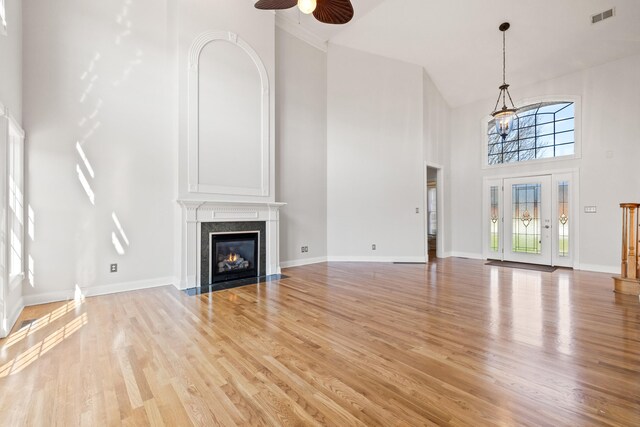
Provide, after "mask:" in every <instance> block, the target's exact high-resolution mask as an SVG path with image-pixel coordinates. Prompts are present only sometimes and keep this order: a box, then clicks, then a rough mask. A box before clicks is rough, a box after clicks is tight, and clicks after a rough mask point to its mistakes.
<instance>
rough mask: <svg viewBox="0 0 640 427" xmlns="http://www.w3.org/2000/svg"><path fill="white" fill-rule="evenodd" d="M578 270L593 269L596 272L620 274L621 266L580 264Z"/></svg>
mask: <svg viewBox="0 0 640 427" xmlns="http://www.w3.org/2000/svg"><path fill="white" fill-rule="evenodd" d="M577 269H578V270H584V271H593V272H594V273H609V274H620V266H618V265H616V266H613V267H612V266H610V265H597V264H580V265H579V266H578V268H577Z"/></svg>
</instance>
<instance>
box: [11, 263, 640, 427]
mask: <svg viewBox="0 0 640 427" xmlns="http://www.w3.org/2000/svg"><path fill="white" fill-rule="evenodd" d="M286 275H287V278H285V279H282V280H279V281H277V282H271V283H263V284H260V285H256V286H247V287H243V288H236V289H232V290H228V291H222V292H217V293H213V294H203V295H198V296H188V295H186V294H185V293H183V292H180V291H177V290H175V289H174V288H172V287H165V288H156V289H152V290H142V291H134V292H128V293H122V294H115V295H107V296H101V297H95V298H87V299H80V300H77V301H76V300H74V301H67V302H62V303H55V304H48V305H43V306H37V307H29V308H27V309H25V311H24V312H23V314H22V315H21V319H20V320H19V323H20V322H21V321H22V320H23V319H36V320H35V322H33V323H31V324H30V325H29V326H26V327H25V328H23V329H21V330H15V331H13V332H12V334H10V335H9V337H7V338H5V339H4V340H0V426H5V425H6V426H12V427H13V426H21V425H65V426H66V425H107V426H119V425H167V426H183V425H184V426H186V425H202V426H209V425H224V426H227V425H250V426H272V425H336V426H347V425H354V426H356V425H367V426H370V425H383V426H403V425H411V426H414V425H471V426H481V425H502V426H511V425H532V426H543V425H548V426H560V425H570V426H576V425H603V426H637V425H640V358H638V354H640V302H639V301H638V299H637V298H635V297H629V296H623V295H618V294H614V293H612V292H611V283H610V282H611V280H610V277H608V275H603V274H595V273H587V272H582V271H571V270H562V269H560V270H557V271H555V272H553V273H545V272H538V271H527V270H517V269H509V268H504V267H496V266H486V265H484V264H483V263H482V262H480V261H474V260H464V259H456V258H450V259H445V260H437V261H435V262H430V263H429V264H426V265H417V264H404V265H394V264H374V263H359V264H354V263H324V264H316V265H311V266H304V267H297V268H291V269H287V270H286Z"/></svg>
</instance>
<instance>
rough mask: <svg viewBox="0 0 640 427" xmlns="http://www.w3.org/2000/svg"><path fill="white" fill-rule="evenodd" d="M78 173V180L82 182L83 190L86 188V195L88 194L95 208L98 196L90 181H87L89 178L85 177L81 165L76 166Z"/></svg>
mask: <svg viewBox="0 0 640 427" xmlns="http://www.w3.org/2000/svg"><path fill="white" fill-rule="evenodd" d="M76 172H77V173H78V180H79V181H80V184H82V188H84V191H85V193H87V197H88V198H89V201H90V202H91V204H92V205H94V206H95V204H96V196H95V194H94V193H93V190H92V189H91V186H90V185H89V181H87V178H86V177H85V176H84V173H82V169H80V165H78V164H76Z"/></svg>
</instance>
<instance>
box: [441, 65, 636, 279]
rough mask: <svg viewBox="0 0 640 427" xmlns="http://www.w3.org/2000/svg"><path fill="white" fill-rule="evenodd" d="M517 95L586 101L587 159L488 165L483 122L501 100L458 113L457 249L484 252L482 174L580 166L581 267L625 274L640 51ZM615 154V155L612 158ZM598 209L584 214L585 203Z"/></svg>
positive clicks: (454, 162)
mask: <svg viewBox="0 0 640 427" xmlns="http://www.w3.org/2000/svg"><path fill="white" fill-rule="evenodd" d="M512 89H513V90H512V95H513V96H514V100H516V101H517V100H519V99H527V98H534V97H541V96H562V95H564V96H579V97H581V99H582V158H581V159H579V160H571V161H559V162H553V163H543V164H536V165H527V166H510V167H506V168H501V169H500V170H495V169H493V170H483V169H481V166H480V165H481V156H482V143H483V142H482V141H483V139H482V135H481V125H480V124H481V120H482V119H483V117H486V116H487V115H488V112H489V111H490V110H491V108H492V107H493V104H494V103H495V100H490V99H487V100H484V101H481V102H476V103H473V104H470V105H467V106H464V107H460V108H457V109H455V110H453V117H452V125H451V131H452V148H451V169H452V172H451V178H452V179H451V185H450V186H449V187H448V188H449V193H450V196H449V197H450V198H451V200H452V207H451V213H452V221H453V223H454V224H455V227H454V228H453V229H452V250H453V251H454V252H458V253H467V254H475V255H477V256H480V255H481V254H482V238H481V236H482V223H481V209H482V178H483V177H484V176H491V175H496V174H505V173H508V172H509V171H521V170H522V171H525V172H527V173H532V174H535V173H536V171H540V170H548V169H552V168H555V169H567V168H580V207H579V212H580V247H579V252H580V265H581V267H582V268H583V269H592V270H602V271H617V270H618V268H619V256H620V227H621V219H620V218H621V214H620V208H619V203H621V202H636V201H639V199H640V192H639V190H638V189H639V188H640V174H638V159H640V144H638V135H639V134H640V121H639V120H638V117H640V56H634V57H629V58H626V59H622V60H619V61H615V62H610V63H607V64H604V65H601V66H598V67H595V68H590V69H588V70H585V71H581V72H578V73H573V74H570V75H566V76H563V77H560V78H557V79H553V80H549V81H546V82H542V83H539V84H536V85H532V86H528V87H516V86H514V87H513V88H512ZM607 152H611V153H610V154H611V158H609V157H608V156H607ZM585 205H586V206H597V207H598V213H597V214H584V213H583V212H584V209H583V207H584V206H585Z"/></svg>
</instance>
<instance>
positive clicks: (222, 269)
mask: <svg viewBox="0 0 640 427" xmlns="http://www.w3.org/2000/svg"><path fill="white" fill-rule="evenodd" d="M259 247H260V232H258V231H255V232H243V233H212V234H211V245H210V248H211V250H210V256H209V262H210V264H209V271H210V283H218V282H225V281H229V280H236V279H243V278H246V277H258V276H259V275H260V271H259V270H260V268H259V265H260V260H259Z"/></svg>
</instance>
